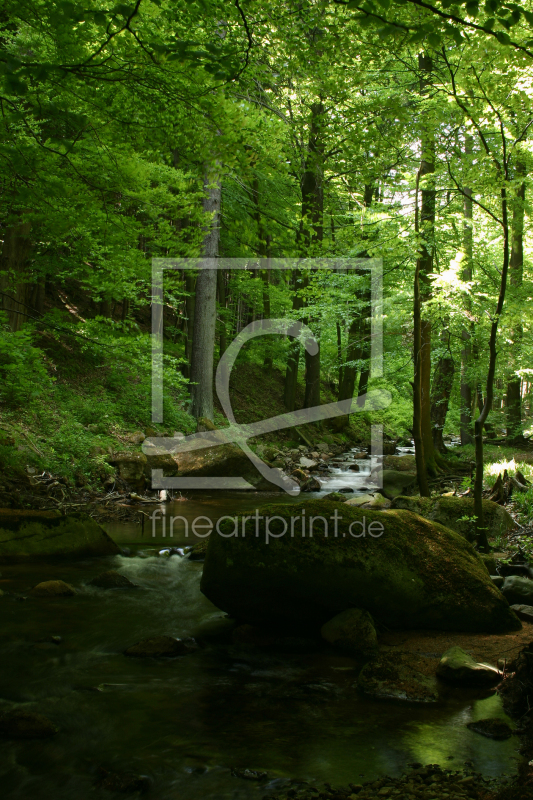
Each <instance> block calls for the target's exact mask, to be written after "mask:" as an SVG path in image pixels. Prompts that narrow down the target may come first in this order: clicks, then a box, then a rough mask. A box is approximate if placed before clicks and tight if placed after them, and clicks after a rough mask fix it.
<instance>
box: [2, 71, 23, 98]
mask: <svg viewBox="0 0 533 800" xmlns="http://www.w3.org/2000/svg"><path fill="white" fill-rule="evenodd" d="M4 83H5V85H6V88H7V90H8V92H9V93H10V94H17V95H24V94H26V93H27V91H28V87H27V85H26V84H25V83H24V82H23V81H21V80H20V78H18V77H17V76H16V75H10V74H7V75H6V76H5V78H4Z"/></svg>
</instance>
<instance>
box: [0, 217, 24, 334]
mask: <svg viewBox="0 0 533 800" xmlns="http://www.w3.org/2000/svg"><path fill="white" fill-rule="evenodd" d="M30 230H31V224H30V223H29V222H19V223H16V224H14V225H9V226H8V227H6V228H5V229H4V232H3V235H4V243H3V246H2V256H1V259H0V311H5V312H6V313H7V319H8V323H9V326H10V327H11V329H12V330H13V331H18V330H20V327H21V325H22V324H23V323H24V322H25V321H26V319H27V316H26V315H27V313H28V311H29V309H28V307H27V306H28V301H29V295H30V284H29V282H28V275H27V274H26V268H27V263H28V259H29V256H30V252H31V242H30Z"/></svg>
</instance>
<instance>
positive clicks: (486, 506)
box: [392, 497, 516, 541]
mask: <svg viewBox="0 0 533 800" xmlns="http://www.w3.org/2000/svg"><path fill="white" fill-rule="evenodd" d="M392 506H393V508H404V509H406V510H408V511H413V512H414V513H415V514H419V515H420V516H421V517H425V518H426V519H429V520H431V521H432V522H439V523H440V524H441V525H444V526H445V527H446V528H451V530H452V531H457V533H460V534H461V535H462V536H465V537H466V538H467V539H468V540H469V541H472V540H473V538H474V522H473V521H471V520H472V518H473V517H474V499H473V498H471V497H437V498H435V497H396V498H395V499H394V500H393V503H392ZM483 516H484V519H485V525H486V527H487V528H488V536H489V539H491V538H495V537H496V536H500V535H502V534H505V533H507V531H511V530H513V529H514V528H516V523H515V521H514V520H513V518H512V517H511V515H510V514H509V512H508V511H506V510H505V508H502V506H499V505H498V503H494V502H493V501H492V500H483ZM464 517H468V518H469V519H463V518H464Z"/></svg>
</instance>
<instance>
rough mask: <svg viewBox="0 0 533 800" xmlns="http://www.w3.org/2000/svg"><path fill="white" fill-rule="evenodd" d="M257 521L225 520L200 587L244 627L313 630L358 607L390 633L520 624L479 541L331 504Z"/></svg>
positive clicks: (280, 510)
mask: <svg viewBox="0 0 533 800" xmlns="http://www.w3.org/2000/svg"><path fill="white" fill-rule="evenodd" d="M304 512H305V514H304ZM302 515H304V516H305V520H306V524H305V532H306V535H305V536H302V535H301V533H302ZM335 515H336V516H337V537H335V536H334V525H335V523H334V521H333V517H334V516H335ZM257 516H258V518H257V519H256V517H255V516H253V517H250V518H246V517H243V518H242V519H241V518H235V521H234V520H233V519H230V518H226V519H225V520H224V521H222V522H219V530H220V533H221V535H219V533H217V531H213V533H212V534H211V536H210V541H209V546H208V549H207V556H206V561H205V566H204V573H203V577H202V583H201V589H202V591H203V593H204V594H205V595H206V596H207V597H208V598H209V599H210V600H211V601H212V602H213V603H214V604H215V605H216V606H218V607H219V608H221V609H223V610H224V611H226V612H227V613H228V614H230V615H231V616H232V617H235V618H236V619H238V620H240V621H242V622H250V623H256V624H257V623H259V624H262V623H271V622H274V621H275V622H276V623H278V624H283V623H289V624H292V625H294V624H296V625H299V626H300V627H308V628H316V627H319V626H322V625H323V624H324V623H325V622H326V621H327V620H329V619H331V618H332V617H334V616H335V615H336V614H339V613H340V612H342V611H345V610H346V609H348V608H360V609H365V610H366V611H368V612H369V613H370V614H372V616H373V617H374V619H375V620H376V621H378V622H381V623H383V624H384V625H386V626H387V627H388V628H397V629H402V628H433V629H445V630H456V631H488V632H494V633H496V632H505V631H512V630H519V629H520V628H521V623H520V621H519V620H518V618H517V617H516V616H515V614H514V613H513V612H512V611H511V609H510V607H509V604H508V603H507V601H506V600H505V598H504V597H503V595H502V594H501V593H500V592H499V591H498V589H497V588H496V587H495V586H494V584H493V582H492V581H491V579H490V576H489V575H488V573H487V570H486V568H485V566H484V564H483V562H482V560H481V559H480V557H479V555H478V554H477V553H476V552H475V550H474V549H473V547H472V545H471V544H470V543H469V542H467V541H466V539H464V538H463V537H462V536H460V535H459V534H457V533H455V532H454V531H451V530H448V529H447V528H444V527H443V526H441V525H438V524H436V523H432V522H429V521H428V520H425V519H423V518H422V517H419V516H417V515H415V514H412V513H410V512H408V511H394V512H390V511H389V512H383V511H371V510H366V509H364V510H361V509H358V508H354V507H350V506H346V505H345V504H343V503H338V502H330V501H324V500H313V501H310V502H306V503H297V504H294V505H280V504H275V505H270V506H266V507H263V508H262V509H260V511H259V513H258V515H257ZM266 518H269V519H268V523H267V519H266ZM310 518H314V522H313V535H312V536H309V529H310ZM324 522H327V523H328V527H329V531H328V532H329V536H326V535H325V531H324ZM267 527H268V530H269V531H270V537H269V538H268V541H267V537H266V529H267ZM256 528H257V531H256ZM291 528H292V530H293V533H294V535H293V536H291ZM284 530H285V533H283V531H284ZM235 532H236V534H237V535H235ZM243 532H244V536H243ZM363 534H364V535H363ZM275 536H277V537H278V538H274V537H275ZM356 537H357V538H356Z"/></svg>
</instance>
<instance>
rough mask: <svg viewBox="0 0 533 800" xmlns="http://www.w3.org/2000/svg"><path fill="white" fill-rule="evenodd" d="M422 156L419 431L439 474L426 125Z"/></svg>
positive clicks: (424, 61)
mask: <svg viewBox="0 0 533 800" xmlns="http://www.w3.org/2000/svg"><path fill="white" fill-rule="evenodd" d="M418 64H419V67H420V70H421V72H422V74H423V75H424V73H425V75H427V78H426V77H422V79H421V93H422V94H424V93H425V87H426V84H427V80H429V76H430V74H431V72H432V69H433V63H432V60H431V58H430V57H429V56H426V55H419V57H418ZM421 149H422V159H421V163H420V181H421V182H422V189H421V208H420V229H421V231H420V232H421V234H422V245H421V251H420V265H419V286H420V300H421V307H420V313H421V320H420V353H419V356H418V357H419V367H420V433H421V436H422V441H423V443H424V460H425V463H426V470H427V471H428V473H429V474H430V475H435V474H436V473H437V464H436V460H435V448H434V446H433V432H432V430H431V321H430V320H429V319H428V318H427V317H424V313H423V309H424V303H426V302H427V301H428V300H429V299H430V298H431V286H432V279H431V277H430V276H431V274H432V273H433V250H434V244H433V242H434V236H435V186H434V182H433V178H432V176H433V173H434V172H435V137H434V133H433V131H432V130H431V129H430V128H429V127H428V126H425V125H424V126H423V128H422V137H421Z"/></svg>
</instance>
